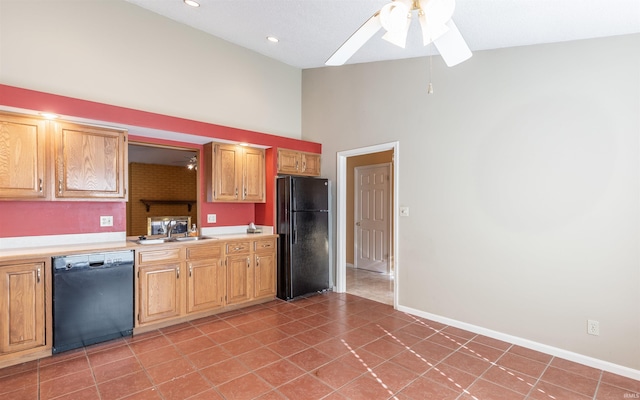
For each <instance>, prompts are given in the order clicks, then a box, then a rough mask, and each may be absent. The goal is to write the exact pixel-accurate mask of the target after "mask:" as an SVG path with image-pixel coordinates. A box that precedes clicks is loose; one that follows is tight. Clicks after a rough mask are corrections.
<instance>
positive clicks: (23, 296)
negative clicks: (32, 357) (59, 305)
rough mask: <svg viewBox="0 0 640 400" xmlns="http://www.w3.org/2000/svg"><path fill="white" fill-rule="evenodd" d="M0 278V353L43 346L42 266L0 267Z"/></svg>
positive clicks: (34, 264) (41, 264) (40, 264)
mask: <svg viewBox="0 0 640 400" xmlns="http://www.w3.org/2000/svg"><path fill="white" fill-rule="evenodd" d="M0 276H1V277H2V283H1V286H0V287H1V288H2V290H1V291H0V293H2V294H1V296H2V298H1V299H0V322H1V324H0V326H1V328H0V336H1V340H0V353H12V352H15V351H20V350H26V349H31V348H35V347H38V346H44V344H45V314H44V264H43V263H33V264H22V265H15V266H8V267H0Z"/></svg>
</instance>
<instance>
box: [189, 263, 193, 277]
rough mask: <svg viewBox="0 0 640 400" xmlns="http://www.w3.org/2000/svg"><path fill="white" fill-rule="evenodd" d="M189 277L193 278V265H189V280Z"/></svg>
mask: <svg viewBox="0 0 640 400" xmlns="http://www.w3.org/2000/svg"><path fill="white" fill-rule="evenodd" d="M191 276H193V265H192V264H191V263H189V278H191Z"/></svg>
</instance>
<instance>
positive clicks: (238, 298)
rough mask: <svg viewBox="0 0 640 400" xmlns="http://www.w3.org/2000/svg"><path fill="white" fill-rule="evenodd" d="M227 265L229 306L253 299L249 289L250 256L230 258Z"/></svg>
mask: <svg viewBox="0 0 640 400" xmlns="http://www.w3.org/2000/svg"><path fill="white" fill-rule="evenodd" d="M226 264H227V304H235V303H242V302H244V301H247V300H249V299H250V298H251V292H250V288H249V282H251V280H250V272H251V257H250V255H249V254H246V255H237V256H229V257H227V259H226Z"/></svg>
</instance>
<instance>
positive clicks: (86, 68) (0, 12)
mask: <svg viewBox="0 0 640 400" xmlns="http://www.w3.org/2000/svg"><path fill="white" fill-rule="evenodd" d="M0 82H1V83H3V84H5V85H11V86H18V87H22V88H26V89H33V90H39V91H43V92H48V93H54V94H60V95H64V96H70V97H76V98H81V99H84V100H92V101H97V102H101V103H107V104H114V105H118V106H122V107H129V108H134V109H138V110H144V111H150V112H156V113H160V114H166V115H171V116H179V117H183V118H188V119H193V120H197V121H204V122H210V123H214V124H218V125H225V126H232V127H235V128H243V129H248V130H253V131H257V132H264V133H271V134H276V135H280V136H287V137H292V138H297V139H299V138H300V129H301V128H300V124H301V123H300V121H301V114H300V107H301V106H300V93H301V71H300V70H299V69H297V68H293V67H290V66H288V65H285V64H283V63H280V62H277V61H275V60H273V59H270V58H267V57H265V56H262V55H260V54H258V53H255V52H252V51H249V50H246V49H244V48H241V47H238V46H235V45H232V44H230V43H229V42H225V41H224V40H221V39H217V38H215V37H213V36H211V35H207V34H205V33H203V32H200V31H197V30H195V29H192V28H189V27H187V26H185V25H181V24H179V23H177V22H175V21H172V20H170V19H167V18H164V17H162V16H160V15H158V14H155V13H152V12H150V11H147V10H145V9H143V8H140V7H138V6H135V5H133V4H130V3H127V2H125V1H124V0H108V1H76V0H48V1H42V0H2V1H0Z"/></svg>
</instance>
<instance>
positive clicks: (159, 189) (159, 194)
mask: <svg viewBox="0 0 640 400" xmlns="http://www.w3.org/2000/svg"><path fill="white" fill-rule="evenodd" d="M197 177H198V175H197V172H196V171H195V170H189V169H187V168H185V167H174V166H171V165H156V164H140V163H130V164H129V201H128V202H127V236H140V235H146V234H147V218H148V217H158V216H189V217H191V222H192V223H197V221H198V207H197V204H196V202H195V200H196V199H197V198H198V194H197V193H198V191H197ZM141 199H143V200H194V203H193V206H192V207H191V211H189V208H188V206H187V205H185V204H154V205H152V206H150V207H149V211H147V208H146V207H145V205H144V204H143V203H141V202H140V200H141Z"/></svg>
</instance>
